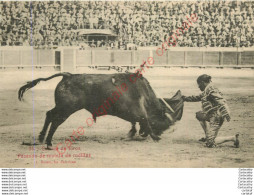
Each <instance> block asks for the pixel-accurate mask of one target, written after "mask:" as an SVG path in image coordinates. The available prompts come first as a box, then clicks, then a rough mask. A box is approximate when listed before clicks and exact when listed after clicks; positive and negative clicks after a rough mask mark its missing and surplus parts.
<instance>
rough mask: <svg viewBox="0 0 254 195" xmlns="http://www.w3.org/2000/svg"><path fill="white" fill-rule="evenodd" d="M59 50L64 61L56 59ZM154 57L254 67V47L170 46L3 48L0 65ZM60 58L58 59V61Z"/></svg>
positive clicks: (167, 62) (71, 66)
mask: <svg viewBox="0 0 254 195" xmlns="http://www.w3.org/2000/svg"><path fill="white" fill-rule="evenodd" d="M56 51H58V52H60V53H61V55H60V58H61V60H56ZM148 57H153V59H154V66H186V67H191V66H198V67H206V66H212V67H253V66H254V48H244V49H238V48H190V47H189V48H170V49H169V50H167V51H164V53H163V55H161V56H159V55H158V54H157V53H156V48H146V49H142V50H97V49H94V50H79V49H77V48H71V47H67V48H58V49H56V50H53V49H51V50H45V49H33V50H32V49H31V48H30V47H29V48H20V47H15V48H13V47H11V48H8V47H6V48H5V47H2V48H1V49H0V68H9V67H32V66H34V67H47V66H52V67H55V66H60V67H61V70H62V71H70V72H72V71H74V70H75V69H76V68H78V67H82V66H83V67H84V66H139V65H141V64H142V63H143V61H146V60H147V58H148ZM57 61H59V62H58V63H57Z"/></svg>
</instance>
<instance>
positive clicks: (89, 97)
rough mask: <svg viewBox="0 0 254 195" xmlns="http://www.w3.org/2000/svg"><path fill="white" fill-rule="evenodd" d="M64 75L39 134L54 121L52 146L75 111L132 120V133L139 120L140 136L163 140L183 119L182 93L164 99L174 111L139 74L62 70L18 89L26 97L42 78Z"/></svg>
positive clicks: (48, 140)
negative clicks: (80, 72) (165, 131)
mask: <svg viewBox="0 0 254 195" xmlns="http://www.w3.org/2000/svg"><path fill="white" fill-rule="evenodd" d="M58 76H63V79H62V80H61V81H60V82H59V83H58V85H57V87H56V90H55V107H54V108H53V109H52V110H49V111H48V112H47V114H46V119H45V123H44V126H43V129H42V131H41V132H40V135H39V141H40V142H43V140H44V138H45V135H46V133H47V129H48V127H49V125H50V123H51V126H50V130H49V133H48V136H47V139H46V143H47V146H48V147H50V146H52V143H51V141H52V137H53V135H54V133H55V131H56V129H57V128H58V126H59V125H61V124H62V123H63V122H64V121H65V120H66V119H67V118H68V117H69V116H70V115H71V114H73V113H74V112H76V111H78V110H81V109H86V110H88V111H89V112H91V113H92V116H93V119H94V121H96V117H98V116H102V115H106V114H109V115H113V116H117V117H119V118H122V119H124V120H126V121H129V122H131V123H132V129H131V130H130V132H129V136H130V137H133V136H134V135H135V133H136V129H135V124H136V122H139V125H140V131H139V133H140V135H141V136H143V137H146V136H147V135H150V136H151V137H152V139H153V140H159V139H160V138H159V137H158V136H159V135H161V133H162V132H163V131H164V130H166V129H168V128H169V127H170V126H171V125H173V124H174V122H175V121H177V120H180V119H181V117H182V112H183V100H182V97H181V92H180V91H178V92H177V93H176V95H175V96H174V97H173V98H171V99H167V98H165V99H164V100H165V101H166V102H167V103H168V104H169V105H170V106H171V107H172V108H173V110H174V112H172V111H171V110H170V109H169V108H168V107H167V106H165V104H164V103H163V102H162V101H161V100H160V99H158V98H157V97H156V95H155V93H154V91H153V89H152V88H151V86H150V84H149V82H148V81H147V80H146V79H145V78H144V77H142V75H137V74H130V73H128V74H126V73H123V74H70V73H59V74H55V75H52V76H51V77H48V78H39V79H36V80H33V81H31V82H28V83H27V84H26V85H24V86H22V87H21V88H20V89H19V92H18V98H19V100H22V97H23V94H24V92H25V91H26V90H28V89H30V88H32V87H34V86H35V85H37V84H38V83H39V82H40V81H47V80H50V79H52V78H54V77H58Z"/></svg>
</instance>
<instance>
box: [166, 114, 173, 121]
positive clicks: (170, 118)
mask: <svg viewBox="0 0 254 195" xmlns="http://www.w3.org/2000/svg"><path fill="white" fill-rule="evenodd" d="M165 115H166V117H167V118H168V119H169V120H170V121H171V122H174V119H173V118H172V116H171V115H170V114H169V113H165Z"/></svg>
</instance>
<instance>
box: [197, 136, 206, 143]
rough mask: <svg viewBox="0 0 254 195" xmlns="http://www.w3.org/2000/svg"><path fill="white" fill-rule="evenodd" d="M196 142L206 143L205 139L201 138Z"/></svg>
mask: <svg viewBox="0 0 254 195" xmlns="http://www.w3.org/2000/svg"><path fill="white" fill-rule="evenodd" d="M198 141H200V142H206V138H205V137H202V138H201V139H199V140H198Z"/></svg>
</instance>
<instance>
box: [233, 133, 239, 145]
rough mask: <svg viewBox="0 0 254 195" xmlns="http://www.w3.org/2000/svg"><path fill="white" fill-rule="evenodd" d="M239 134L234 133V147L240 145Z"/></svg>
mask: <svg viewBox="0 0 254 195" xmlns="http://www.w3.org/2000/svg"><path fill="white" fill-rule="evenodd" d="M238 137H239V134H238V133H237V134H236V135H235V143H234V146H235V147H236V148H239V147H240V141H239V138H238Z"/></svg>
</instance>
